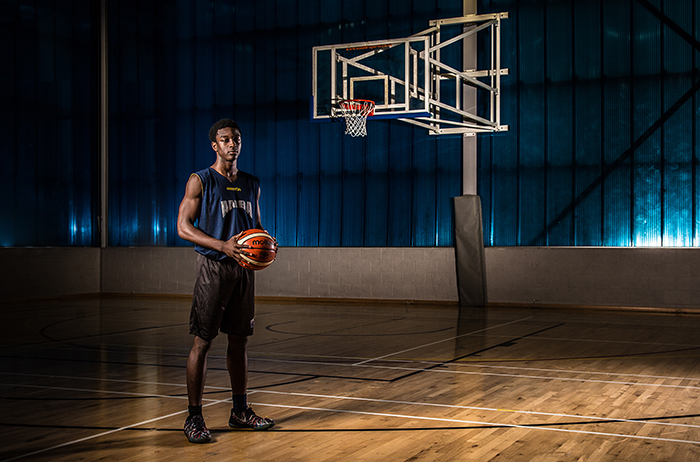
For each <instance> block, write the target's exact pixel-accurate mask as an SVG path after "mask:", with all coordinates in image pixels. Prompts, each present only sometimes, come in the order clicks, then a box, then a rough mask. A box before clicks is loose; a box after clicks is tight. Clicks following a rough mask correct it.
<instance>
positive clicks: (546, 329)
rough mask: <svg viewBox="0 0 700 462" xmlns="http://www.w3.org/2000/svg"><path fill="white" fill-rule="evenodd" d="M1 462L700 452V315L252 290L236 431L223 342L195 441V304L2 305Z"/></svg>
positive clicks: (624, 456) (561, 457)
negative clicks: (188, 431)
mask: <svg viewBox="0 0 700 462" xmlns="http://www.w3.org/2000/svg"><path fill="white" fill-rule="evenodd" d="M0 307H2V308H1V309H2V311H3V319H4V322H3V324H2V327H0V329H2V345H1V350H0V351H1V354H0V366H1V367H0V396H1V397H2V400H1V401H0V405H1V406H2V409H1V410H2V413H1V415H0V424H2V429H3V436H4V438H3V439H4V441H3V444H2V447H0V460H6V461H8V460H27V461H30V460H31V461H75V460H89V461H93V460H105V461H109V460H115V461H116V460H119V461H131V460H134V461H136V460H138V461H141V460H149V461H157V460H164V461H165V460H198V461H220V460H262V461H267V460H276V461H278V460H286V461H311V460H313V461H345V460H348V461H350V460H352V461H356V460H359V461H377V460H381V461H404V460H425V461H448V460H478V461H521V460H522V461H534V460H547V461H549V460H552V461H567V460H596V461H599V460H600V461H607V460H649V461H651V460H654V461H657V460H668V461H677V460H684V461H685V460H700V401H699V400H698V397H699V396H700V336H699V335H698V332H700V330H699V328H700V317H697V316H692V315H684V316H679V315H672V314H650V313H629V312H627V313H615V312H603V311H565V310H544V309H511V308H487V309H484V308H470V309H461V310H460V309H459V308H458V307H456V306H417V305H400V306H390V305H378V306H372V305H357V304H349V305H341V304H334V305H323V304H308V305H304V304H281V303H280V304H276V303H269V302H264V303H262V302H259V303H258V306H257V316H256V333H255V335H254V336H253V337H251V339H250V341H249V361H250V379H249V384H250V391H249V392H250V395H249V401H250V402H251V404H252V406H253V407H254V409H255V410H256V412H257V413H258V414H260V415H265V416H269V417H271V418H273V419H275V421H276V422H277V425H276V426H275V427H274V428H273V429H271V430H269V431H264V432H252V431H234V430H230V429H229V428H228V426H227V421H228V415H229V412H230V408H231V402H230V388H229V383H228V376H227V373H226V365H225V357H224V355H225V339H224V338H223V337H221V338H219V339H217V340H216V342H215V345H214V348H213V350H212V352H211V354H210V357H209V373H208V379H207V387H206V390H205V403H204V404H205V408H204V415H205V418H206V422H207V425H208V426H209V428H210V430H211V431H212V434H213V436H214V441H213V442H212V443H211V444H208V445H193V444H190V443H188V442H187V440H186V438H185V436H184V434H183V432H182V426H183V423H184V420H185V410H186V405H187V401H186V388H185V362H186V357H187V353H188V351H189V348H190V345H191V341H192V339H191V336H190V335H189V334H188V333H187V320H188V315H189V300H187V299H105V298H103V299H86V300H63V301H49V302H41V303H39V302H35V303H16V304H7V303H6V304H4V305H0Z"/></svg>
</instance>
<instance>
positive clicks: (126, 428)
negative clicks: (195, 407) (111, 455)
mask: <svg viewBox="0 0 700 462" xmlns="http://www.w3.org/2000/svg"><path fill="white" fill-rule="evenodd" d="M226 401H231V398H227V399H222V400H219V401H215V402H213V403H209V404H205V405H203V406H202V407H203V408H204V407H208V406H213V405H214V404H220V403H224V402H226ZM186 412H188V411H187V410H186V409H185V410H184V411H179V412H174V413H172V414H168V415H164V416H160V417H156V418H154V419H149V420H144V421H143V422H138V423H135V424H131V425H125V426H123V427H119V428H115V429H114V430H108V431H105V432H101V433H97V434H95V435H90V436H86V437H84V438H78V439H76V440H73V441H66V442H65V443H61V444H56V445H54V446H51V447H48V448H44V449H39V450H37V451H33V452H29V453H27V454H22V455H19V456H16V457H12V458H10V459H4V460H3V461H2V462H10V461H13V460H18V459H24V458H25V457H31V456H35V455H37V454H42V453H44V452H49V451H53V450H54V449H60V448H64V447H66V446H72V445H74V444H78V443H82V442H84V441H89V440H92V439H95V438H100V437H102V436H107V435H111V434H112V433H117V432H120V431H123V430H128V429H129V428H135V427H140V426H141V425H146V424H149V423H152V422H156V421H158V420H163V419H167V418H170V417H174V416H176V415H180V414H184V413H186Z"/></svg>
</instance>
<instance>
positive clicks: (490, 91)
mask: <svg viewBox="0 0 700 462" xmlns="http://www.w3.org/2000/svg"><path fill="white" fill-rule="evenodd" d="M506 18H508V13H494V14H485V15H466V16H462V17H458V18H448V19H440V20H434V21H430V23H429V25H430V27H429V28H428V29H426V30H425V31H422V32H419V33H418V34H415V35H412V36H410V37H406V38H401V39H390V40H376V41H370V42H355V43H345V44H337V45H325V46H317V47H314V48H313V59H312V66H313V83H312V87H313V89H312V96H311V114H310V117H311V119H312V121H317V122H323V121H332V120H336V117H335V114H334V112H335V109H334V107H336V106H337V104H338V102H339V101H341V100H344V99H354V98H362V99H371V100H373V101H374V102H375V104H376V108H375V113H374V115H373V116H370V117H368V120H377V119H398V120H400V121H402V122H406V123H410V124H413V125H417V126H420V127H423V128H426V129H428V130H429V131H430V133H431V134H434V135H443V134H465V135H470V134H475V133H493V132H499V131H507V130H508V126H507V125H503V124H501V109H500V108H501V76H503V75H508V69H504V68H501V58H500V54H501V53H500V52H501V40H500V23H501V20H502V19H506ZM447 28H459V29H458V30H457V31H456V32H455V30H454V29H451V30H450V32H452V35H453V36H452V37H451V38H449V39H448V40H445V41H442V40H441V38H442V35H443V32H445V31H446V29H447ZM476 34H488V38H487V39H486V40H485V42H486V43H488V44H489V45H488V53H489V54H490V56H489V62H490V67H489V68H487V69H481V70H479V69H461V67H462V66H461V64H460V66H456V65H455V64H450V63H447V62H444V61H443V60H442V59H441V52H442V51H444V50H446V49H447V47H450V46H459V45H460V44H462V43H466V39H467V38H473V37H472V36H475V35H476ZM475 52H476V51H475ZM382 59H384V61H382ZM450 81H453V84H454V88H449V91H444V90H443V87H444V85H445V84H446V83H449V82H450ZM370 82H375V85H377V84H376V82H379V84H378V86H379V87H380V88H381V89H382V90H381V91H377V90H374V91H373V93H374V94H373V95H368V94H367V93H366V92H369V93H372V91H371V90H365V92H363V91H362V90H361V88H362V86H363V85H364V86H365V87H366V88H369V87H370ZM397 89H398V91H397ZM466 91H476V92H480V93H481V94H483V95H484V96H483V97H482V101H483V102H484V104H486V105H488V108H487V110H486V112H487V113H488V115H487V116H484V117H482V116H479V115H477V114H476V107H470V108H463V107H462V106H463V102H462V100H463V98H462V95H463V94H464V93H465V92H466Z"/></svg>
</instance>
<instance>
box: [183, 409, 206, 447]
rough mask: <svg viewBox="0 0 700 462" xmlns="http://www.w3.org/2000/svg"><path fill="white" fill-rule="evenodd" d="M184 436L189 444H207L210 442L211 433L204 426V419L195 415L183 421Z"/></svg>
mask: <svg viewBox="0 0 700 462" xmlns="http://www.w3.org/2000/svg"><path fill="white" fill-rule="evenodd" d="M185 435H186V436H187V439H188V440H189V441H190V443H208V442H209V441H211V433H209V430H208V429H207V426H206V425H205V424H204V417H202V416H201V415H195V416H191V417H188V418H187V420H185Z"/></svg>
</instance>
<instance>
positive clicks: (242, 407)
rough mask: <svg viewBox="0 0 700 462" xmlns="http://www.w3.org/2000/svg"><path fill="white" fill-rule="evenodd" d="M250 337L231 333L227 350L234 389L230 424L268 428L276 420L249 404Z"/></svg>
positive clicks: (239, 426)
mask: <svg viewBox="0 0 700 462" xmlns="http://www.w3.org/2000/svg"><path fill="white" fill-rule="evenodd" d="M247 343H248V337H246V336H242V335H233V334H229V336H228V349H227V350H226V366H227V367H228V374H229V377H230V378H231V389H232V390H233V409H232V410H231V419H229V421H228V424H229V426H230V427H232V428H250V429H253V430H266V429H268V428H270V427H272V426H273V425H274V424H275V422H274V421H273V420H272V419H268V418H263V417H258V416H257V415H255V412H253V409H252V408H251V407H250V406H248V401H247V392H248V351H247V349H246V344H247Z"/></svg>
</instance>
